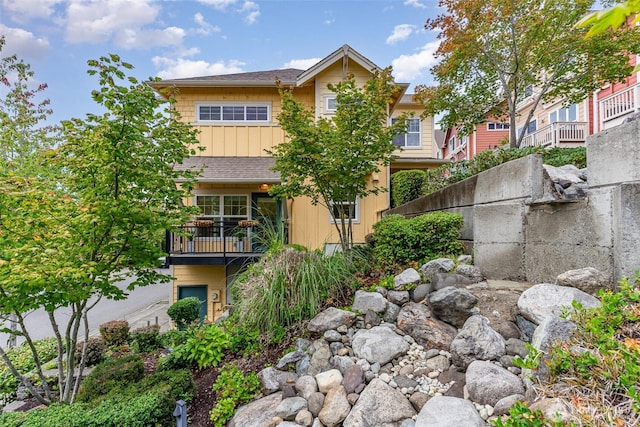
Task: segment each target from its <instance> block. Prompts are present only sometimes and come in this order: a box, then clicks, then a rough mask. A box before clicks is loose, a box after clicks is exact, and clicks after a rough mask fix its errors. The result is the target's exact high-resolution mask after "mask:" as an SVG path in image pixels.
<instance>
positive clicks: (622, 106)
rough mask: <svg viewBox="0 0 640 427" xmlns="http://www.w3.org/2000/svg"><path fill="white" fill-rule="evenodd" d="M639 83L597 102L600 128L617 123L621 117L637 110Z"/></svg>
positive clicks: (639, 97) (639, 91)
mask: <svg viewBox="0 0 640 427" xmlns="http://www.w3.org/2000/svg"><path fill="white" fill-rule="evenodd" d="M639 99H640V85H635V86H631V87H629V88H627V89H625V90H622V91H620V92H618V93H614V94H613V95H610V96H608V97H606V98H604V99H602V100H601V101H600V103H599V109H600V123H601V129H607V128H609V127H611V125H614V126H615V125H616V124H619V123H618V122H619V119H621V118H622V117H624V116H626V115H628V114H631V113H635V112H636V111H639V110H640V108H639V106H638V100H639Z"/></svg>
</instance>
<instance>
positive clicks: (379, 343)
mask: <svg viewBox="0 0 640 427" xmlns="http://www.w3.org/2000/svg"><path fill="white" fill-rule="evenodd" d="M351 346H352V348H353V352H354V353H355V355H356V356H357V357H359V358H361V359H367V361H368V362H369V363H379V364H380V365H384V364H385V363H388V362H390V361H391V360H393V359H395V358H396V357H398V356H401V355H403V354H405V353H406V352H407V351H409V343H408V342H407V341H406V340H405V339H404V338H402V337H401V336H400V335H398V334H397V333H395V332H394V331H392V330H391V329H390V328H388V327H386V326H376V327H373V328H371V329H361V330H359V331H358V332H356V333H355V335H354V336H353V339H352V341H351Z"/></svg>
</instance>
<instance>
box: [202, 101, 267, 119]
mask: <svg viewBox="0 0 640 427" xmlns="http://www.w3.org/2000/svg"><path fill="white" fill-rule="evenodd" d="M269 110H270V108H269V105H259V104H251V105H249V104H246V105H244V104H200V105H198V106H197V117H198V121H199V122H253V123H260V122H262V123H265V122H268V121H269V116H270V111H269Z"/></svg>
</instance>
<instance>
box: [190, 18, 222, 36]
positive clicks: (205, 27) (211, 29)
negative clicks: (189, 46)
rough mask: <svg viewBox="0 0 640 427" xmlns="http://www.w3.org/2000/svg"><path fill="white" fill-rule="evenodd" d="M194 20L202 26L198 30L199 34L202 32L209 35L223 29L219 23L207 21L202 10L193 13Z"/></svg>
mask: <svg viewBox="0 0 640 427" xmlns="http://www.w3.org/2000/svg"><path fill="white" fill-rule="evenodd" d="M193 20H194V21H195V23H196V24H198V25H199V26H200V28H198V29H197V30H196V32H197V33H198V34H202V35H203V36H206V35H209V34H211V33H219V32H220V31H222V30H221V29H220V27H218V26H217V25H211V24H209V23H208V22H207V21H205V20H204V16H202V14H201V13H200V12H197V13H196V14H195V15H193Z"/></svg>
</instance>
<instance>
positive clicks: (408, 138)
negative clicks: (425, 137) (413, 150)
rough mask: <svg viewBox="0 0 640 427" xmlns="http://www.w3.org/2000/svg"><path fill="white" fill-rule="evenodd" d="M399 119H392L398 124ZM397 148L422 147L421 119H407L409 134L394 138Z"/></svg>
mask: <svg viewBox="0 0 640 427" xmlns="http://www.w3.org/2000/svg"><path fill="white" fill-rule="evenodd" d="M397 121H398V120H397V119H391V122H392V123H396V122H397ZM393 145H395V146H396V147H420V119H407V133H404V134H402V135H398V136H396V137H395V138H393Z"/></svg>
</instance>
